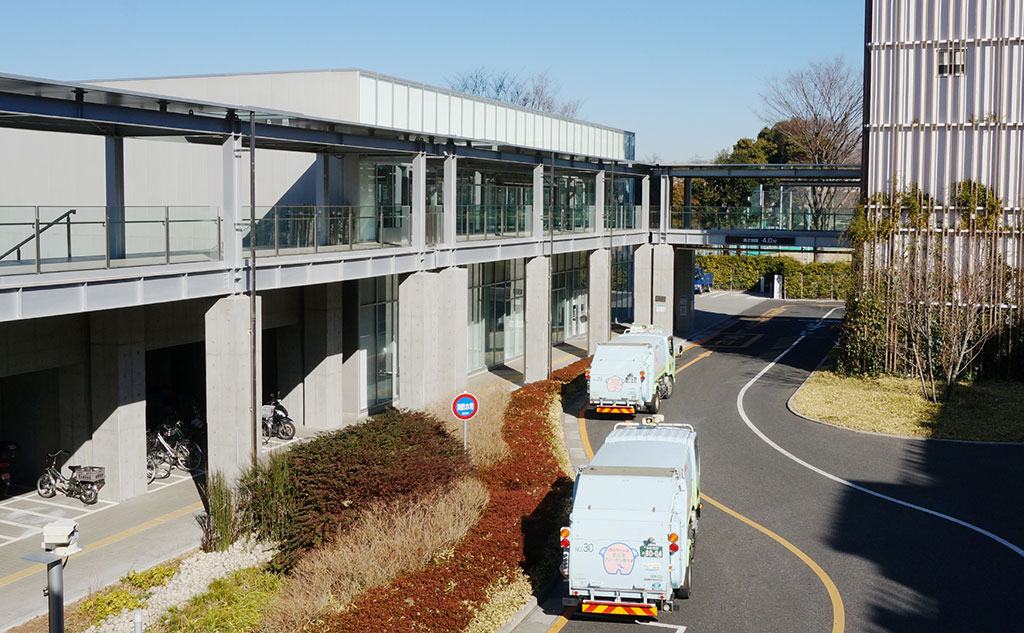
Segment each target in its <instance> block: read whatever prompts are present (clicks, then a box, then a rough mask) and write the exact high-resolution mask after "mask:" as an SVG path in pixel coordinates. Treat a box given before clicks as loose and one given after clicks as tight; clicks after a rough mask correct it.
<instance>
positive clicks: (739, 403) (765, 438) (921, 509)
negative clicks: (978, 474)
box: [736, 308, 1024, 556]
mask: <svg viewBox="0 0 1024 633" xmlns="http://www.w3.org/2000/svg"><path fill="white" fill-rule="evenodd" d="M838 309H839V308H832V309H831V310H829V311H828V312H826V313H825V316H823V317H821V318H820V319H818V320H817V321H816V322H815V323H814V324H812V325H810V326H808V327H807V328H806V329H805V330H804V331H803V333H801V334H800V338H798V339H796V340H795V341H793V343H792V344H791V345H790V346H789V347H787V348H786V349H785V351H783V352H782V353H781V354H779V355H778V356H776V357H775V360H773V361H772V362H770V363H768V365H766V366H765V368H764V369H762V370H761V371H759V372H758V373H757V375H756V376H754V377H753V378H751V379H750V382H748V383H747V384H745V385H743V388H742V389H740V392H739V393H738V394H737V395H736V410H737V411H739V413H740V417H741V418H743V422H744V423H745V424H746V425H747V426H748V427H750V430H751V431H753V432H754V434H755V435H757V436H758V437H759V438H761V440H762V441H763V442H764V443H765V444H767V445H768V446H771V447H772V448H774V449H775V450H776V451H778V452H780V453H782V454H783V455H785V456H786V457H788V458H789V459H791V460H793V461H794V462H796V463H798V464H800V465H801V466H803V467H804V468H807V469H808V470H811V471H813V472H816V473H818V474H819V475H821V476H822V477H825V478H827V479H831V480H832V481H834V482H836V483H837V484H842V485H844V486H848V487H849V488H852V489H854V490H858V491H860V492H863V493H864V494H868V495H871V496H872V497H877V498H879V499H883V500H885V501H890V502H892V503H895V504H897V505H901V506H903V507H905V508H910V509H911V510H917V511H918V512H924V513H925V514H930V515H931V516H933V517H937V518H940V519H944V520H946V521H950V522H952V523H956V524H957V525H959V526H962V527H965V528H967V529H969V530H974V531H975V532H977V533H978V534H981V535H982V536H986V537H988V538H990V539H992V540H993V541H995V542H996V543H999V544H1000V545H1003V546H1005V547H1007V548H1009V549H1010V551H1012V552H1013V553H1014V554H1017V555H1018V556H1024V549H1021V548H1020V547H1017V546H1016V545H1014V544H1013V543H1011V542H1009V541H1007V540H1006V539H1004V538H1002V537H1000V536H997V535H995V534H993V533H992V532H989V531H988V530H986V529H984V528H980V527H978V526H976V525H974V524H972V523H968V522H967V521H964V520H962V519H958V518H956V517H952V516H949V515H948V514H943V513H942V512H937V511H935V510H930V509H928V508H925V507H923V506H919V505H916V504H913V503H910V502H908V501H903V500H901V499H897V498H895V497H890V496H889V495H884V494H882V493H880V492H875V491H874V490H870V489H868V488H865V487H863V486H858V485H857V484H855V483H853V482H851V481H847V480H846V479H843V478H842V477H838V476H836V475H833V474H832V473H829V472H826V471H824V470H822V469H820V468H818V467H817V466H813V465H811V464H809V463H807V462H805V461H804V460H802V459H800V458H799V457H797V456H796V455H794V454H792V453H790V452H789V451H787V450H786V449H784V448H782V447H781V446H779V445H778V444H776V443H775V442H773V441H771V440H770V439H768V436H766V435H765V434H764V433H762V432H761V429H759V428H757V427H756V426H754V423H753V422H751V420H750V418H749V417H748V416H747V411H746V409H744V408H743V396H744V395H746V393H747V390H748V389H750V388H751V387H752V386H753V385H754V383H755V382H757V381H758V380H760V379H761V377H762V376H764V375H765V374H767V373H768V372H769V371H770V370H771V368H772V367H775V365H776V364H778V362H779V361H780V360H782V358H783V357H784V356H785V355H786V354H788V353H789V352H790V351H792V350H793V348H794V347H796V346H797V345H798V344H799V343H800V341H802V340H804V338H806V337H807V335H808V334H810V333H811V332H813V331H814V330H816V329H818V328H819V327H821V325H822V323H823V322H824V320H825V319H827V318H828V317H829V315H830V314H832V313H833V312H835V311H836V310H838Z"/></svg>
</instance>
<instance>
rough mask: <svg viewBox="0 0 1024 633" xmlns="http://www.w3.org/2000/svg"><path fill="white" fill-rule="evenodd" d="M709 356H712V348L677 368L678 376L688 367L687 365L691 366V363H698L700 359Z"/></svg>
mask: <svg viewBox="0 0 1024 633" xmlns="http://www.w3.org/2000/svg"><path fill="white" fill-rule="evenodd" d="M708 356H711V350H708V351H706V352H704V353H703V354H701V355H700V356H698V357H697V358H694V359H693V360H691V361H690V362H688V363H686V364H685V365H683V366H682V367H680V368H679V369H677V370H676V376H678V375H679V374H681V373H682V371H683V370H684V369H686V368H687V367H689V366H690V365H692V364H694V363H696V362H697V361H699V360H703V359H705V358H707V357H708Z"/></svg>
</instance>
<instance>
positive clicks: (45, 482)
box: [36, 473, 57, 499]
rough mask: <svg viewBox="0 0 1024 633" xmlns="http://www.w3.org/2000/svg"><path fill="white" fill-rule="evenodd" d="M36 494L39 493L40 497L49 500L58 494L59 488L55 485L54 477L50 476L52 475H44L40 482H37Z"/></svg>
mask: <svg viewBox="0 0 1024 633" xmlns="http://www.w3.org/2000/svg"><path fill="white" fill-rule="evenodd" d="M36 492H38V493H39V496H40V497H43V498H44V499H49V498H50V497H52V496H53V495H55V494H57V486H55V485H54V483H53V477H51V476H50V473H45V474H43V475H42V476H41V477H39V480H38V481H36Z"/></svg>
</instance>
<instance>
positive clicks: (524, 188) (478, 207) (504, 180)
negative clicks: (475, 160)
mask: <svg viewBox="0 0 1024 633" xmlns="http://www.w3.org/2000/svg"><path fill="white" fill-rule="evenodd" d="M532 213H533V175H532V174H528V173H515V172H489V171H479V170H465V171H462V170H460V171H459V175H458V184H457V199H456V235H458V236H459V237H460V238H462V239H481V238H487V237H491V238H495V237H519V236H522V237H525V236H527V235H529V234H530V231H531V226H530V218H531V215H532Z"/></svg>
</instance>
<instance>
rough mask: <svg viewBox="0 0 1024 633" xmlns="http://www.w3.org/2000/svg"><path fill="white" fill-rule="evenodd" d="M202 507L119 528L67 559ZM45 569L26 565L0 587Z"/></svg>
mask: <svg viewBox="0 0 1024 633" xmlns="http://www.w3.org/2000/svg"><path fill="white" fill-rule="evenodd" d="M202 507H203V504H202V502H201V501H197V502H195V503H193V504H192V505H189V506H186V507H184V508H179V509H177V510H175V511H173V512H168V513H167V514H164V515H161V516H158V517H156V518H153V519H150V520H149V521H145V522H143V523H139V524H138V525H133V526H132V527H130V528H128V529H127V530H121V531H120V532H118V533H117V534H111V535H110V536H107V537H104V538H101V539H100V540H98V541H95V542H93V543H90V544H89V545H87V546H86V547H85V549H84V550H82V551H81V552H78V553H77V554H72V555H71V556H69V557H68V558H69V559H71V558H78V557H79V556H83V555H85V554H89V553H91V552H95V551H96V550H98V549H102V548H104V547H106V546H108V545H113V544H114V543H117V542H118V541H121V540H124V539H126V538H128V537H129V536H134V535H135V534H138V533H139V532H144V531H146V530H148V529H149V528H151V527H156V526H157V525H160V524H161V523H166V522H167V521H171V520H173V519H177V518H178V517H180V516H183V515H186V514H188V513H189V512H194V511H196V510H200V509H202ZM45 571H46V565H42V564H40V565H32V566H31V567H27V568H25V569H22V570H21V571H17V572H14V573H13V574H9V575H7V576H4V577H3V578H0V587H4V586H7V585H9V584H11V583H12V582H17V581H19V580H21V579H22V578H28V577H29V576H31V575H33V574H38V573H42V572H45Z"/></svg>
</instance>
